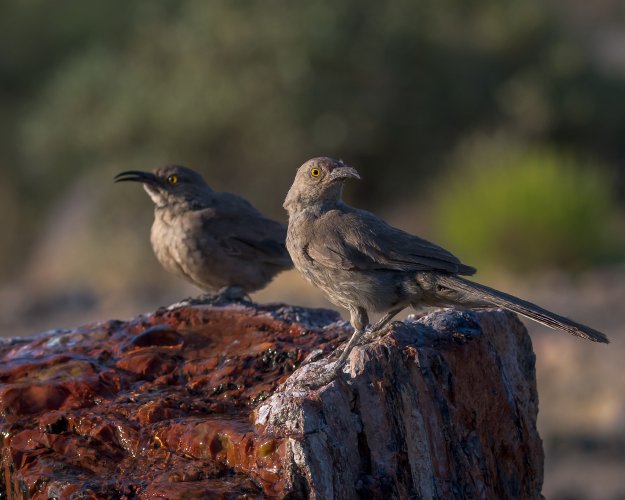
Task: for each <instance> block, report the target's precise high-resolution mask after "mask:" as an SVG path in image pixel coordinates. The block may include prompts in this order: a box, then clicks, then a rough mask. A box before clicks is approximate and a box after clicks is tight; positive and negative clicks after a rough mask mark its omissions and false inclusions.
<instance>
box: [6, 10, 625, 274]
mask: <svg viewBox="0 0 625 500" xmlns="http://www.w3.org/2000/svg"><path fill="white" fill-rule="evenodd" d="M566 19H567V18H566V17H565V16H562V15H561V14H559V13H558V9H557V7H556V6H555V4H554V3H553V2H544V1H542V0H528V1H526V2H514V1H510V0H508V1H504V2H502V1H500V0H478V1H474V2H465V1H463V0H422V1H420V2H413V1H410V0H397V1H395V2H361V1H358V0H345V1H344V2H333V1H331V0H319V1H317V2H291V3H287V2H263V1H255V2H254V1H252V2H232V1H229V0H215V1H212V2H205V1H202V0H188V1H185V2H176V1H174V0H151V1H149V2H128V1H125V0H109V1H107V2H99V3H98V4H97V6H94V5H91V4H90V3H86V2H81V1H79V0H63V1H61V2H53V3H51V2H46V1H45V0H29V1H27V2H0V42H2V46H3V47H9V48H10V50H5V51H0V109H2V113H0V150H2V158H1V159H0V169H2V170H3V173H4V174H5V177H9V178H10V179H11V181H10V184H11V190H12V196H11V198H10V199H8V201H10V203H11V206H10V207H9V208H8V210H9V211H12V212H14V213H19V224H18V225H16V227H18V228H19V231H17V230H16V231H14V232H13V233H12V235H11V237H10V239H4V240H1V239H0V246H3V247H7V249H6V250H4V249H3V250H0V255H7V256H9V257H10V256H12V258H6V259H0V279H5V278H6V277H8V276H11V275H14V274H16V275H19V274H21V272H20V268H21V266H22V265H23V264H26V260H27V259H29V258H30V257H31V256H32V254H33V251H34V250H35V247H36V246H37V245H38V244H39V242H38V240H39V238H40V234H41V232H42V231H43V230H44V229H45V226H46V225H48V224H51V223H52V222H51V220H50V213H51V212H53V210H51V207H54V206H55V205H57V204H59V203H60V204H62V199H63V198H64V197H66V196H68V195H69V193H70V191H71V189H72V186H73V185H74V184H75V183H76V182H80V178H81V177H85V178H86V177H88V176H89V175H90V174H91V173H96V174H97V175H99V176H100V179H106V182H108V181H109V179H110V177H111V176H112V174H113V173H115V172H117V171H119V170H122V169H124V170H126V169H145V168H152V167H154V166H156V165H158V164H162V163H165V162H179V163H183V164H185V163H186V164H189V165H190V166H192V167H195V168H198V169H200V170H203V171H204V173H205V174H206V175H207V178H208V179H209V180H210V182H211V184H213V186H214V187H215V188H217V189H224V190H231V191H237V192H240V193H241V194H243V195H244V196H246V197H248V198H250V199H251V200H253V201H254V202H255V203H256V204H257V205H258V206H259V207H260V208H261V209H263V210H265V211H266V212H267V213H269V214H271V215H273V216H275V217H284V216H285V214H284V211H283V210H282V208H281V201H282V199H283V197H284V194H285V192H286V190H287V189H288V186H289V184H290V182H291V181H292V179H293V173H294V170H295V168H296V167H297V166H299V165H300V164H301V163H302V162H303V161H305V160H306V159H308V158H310V157H312V156H319V155H329V156H337V157H341V158H344V159H345V160H347V161H349V162H350V163H353V164H354V165H356V166H358V168H359V169H360V170H361V171H362V173H363V181H362V182H360V183H358V184H356V185H354V186H353V187H352V188H351V189H350V193H349V195H350V196H353V197H355V198H356V200H355V201H356V202H359V201H364V200H365V199H366V203H367V206H368V207H370V208H373V209H380V208H382V207H387V206H389V205H394V204H397V205H399V204H401V203H402V202H405V200H407V199H412V197H413V196H414V192H415V186H416V185H418V184H420V183H422V182H423V181H424V179H428V178H431V177H434V174H433V172H432V171H433V170H434V169H436V168H438V166H439V165H441V161H440V158H441V157H442V155H443V154H444V152H446V151H449V150H453V149H454V148H455V147H456V146H457V144H458V142H459V141H462V140H463V139H464V138H465V137H466V136H467V135H470V134H472V133H474V132H475V131H476V130H482V129H484V128H485V127H489V128H490V127H493V128H507V129H509V130H514V131H515V135H516V136H517V137H518V138H519V140H526V139H527V138H528V137H530V138H532V140H536V141H540V142H549V143H554V144H556V145H558V146H564V147H569V148H575V150H576V151H577V152H579V153H581V154H587V155H592V156H593V157H597V158H601V159H602V160H605V161H606V163H607V164H609V165H612V166H614V168H615V169H616V168H618V167H619V166H621V167H623V162H622V159H623V158H625V141H623V140H622V131H623V130H625V80H624V79H623V78H622V77H620V76H618V75H617V74H609V73H606V72H604V71H602V70H601V69H600V68H599V67H598V66H597V64H596V61H595V59H594V58H595V56H594V55H593V50H594V49H593V47H594V45H593V44H592V43H590V42H589V41H588V40H584V38H583V37H582V36H581V35H580V30H577V29H571V26H569V25H568V24H567V22H566ZM621 170H622V171H623V168H621ZM438 175H440V173H439V172H436V176H438ZM621 177H622V179H625V173H624V174H623V175H622V176H621ZM615 178H616V177H615ZM102 182H103V184H102V185H103V188H102V189H107V186H108V184H104V182H105V181H102ZM623 184H625V183H623ZM108 188H110V186H108ZM622 189H623V190H624V191H625V186H622ZM117 192H120V190H118V191H117ZM118 196H119V198H118V200H119V199H122V195H121V194H119V195H118ZM358 198H360V200H359V199H358ZM133 199H136V202H135V203H136V206H137V207H145V209H146V210H147V209H148V207H147V203H144V200H143V199H141V198H140V197H135V198H133ZM5 205H6V203H5ZM115 205H116V206H118V204H115ZM109 211H110V210H109ZM128 212H129V211H128ZM103 231H105V229H104V228H103ZM9 246H10V248H9Z"/></svg>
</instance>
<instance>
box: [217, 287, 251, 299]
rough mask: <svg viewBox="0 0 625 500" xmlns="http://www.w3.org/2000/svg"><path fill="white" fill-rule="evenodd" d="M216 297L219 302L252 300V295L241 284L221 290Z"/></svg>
mask: <svg viewBox="0 0 625 500" xmlns="http://www.w3.org/2000/svg"><path fill="white" fill-rule="evenodd" d="M215 298H216V299H217V300H218V302H252V299H251V297H250V296H249V295H248V294H247V292H246V291H245V290H243V288H241V287H240V286H227V287H224V288H222V289H221V290H219V292H218V293H217V295H215Z"/></svg>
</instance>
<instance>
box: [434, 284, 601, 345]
mask: <svg viewBox="0 0 625 500" xmlns="http://www.w3.org/2000/svg"><path fill="white" fill-rule="evenodd" d="M437 283H438V284H439V285H441V286H443V287H446V288H449V289H451V290H454V291H456V292H459V293H461V294H462V295H463V296H464V297H465V298H466V299H469V300H475V301H476V302H478V303H479V302H487V303H489V304H492V305H495V306H498V307H503V308H504V309H509V310H510V311H514V312H515V313H518V314H520V315H522V316H525V317H526V318H529V319H532V320H534V321H537V322H538V323H541V324H543V325H545V326H548V327H549V328H553V329H555V330H564V331H565V332H568V333H570V334H571V335H576V336H577V337H583V338H585V339H588V340H592V341H593V342H603V343H605V344H607V343H609V342H610V341H609V340H608V337H606V336H605V335H604V334H603V333H601V332H598V331H597V330H594V329H593V328H590V327H589V326H586V325H582V324H580V323H577V322H575V321H573V320H570V319H568V318H565V317H564V316H560V315H558V314H555V313H552V312H551V311H547V310H546V309H543V308H542V307H540V306H537V305H536V304H532V303H531V302H528V301H526V300H523V299H519V298H518V297H515V296H514V295H509V294H507V293H504V292H500V291H499V290H495V289H494V288H490V287H488V286H485V285H481V284H479V283H474V282H473V281H469V280H466V279H464V278H460V277H459V276H453V275H440V276H439V277H438V279H437Z"/></svg>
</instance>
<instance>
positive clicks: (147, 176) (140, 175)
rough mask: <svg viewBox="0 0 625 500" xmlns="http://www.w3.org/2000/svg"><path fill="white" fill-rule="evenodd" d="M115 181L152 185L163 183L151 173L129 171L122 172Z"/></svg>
mask: <svg viewBox="0 0 625 500" xmlns="http://www.w3.org/2000/svg"><path fill="white" fill-rule="evenodd" d="M114 179H115V182H124V181H133V182H141V183H143V184H151V185H158V184H160V182H161V181H160V180H159V179H158V177H156V176H155V175H154V174H152V173H150V172H142V171H140V170H127V171H126V172H120V173H119V174H117V175H116V176H115V177H114Z"/></svg>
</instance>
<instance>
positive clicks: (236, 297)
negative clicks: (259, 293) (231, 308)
mask: <svg viewBox="0 0 625 500" xmlns="http://www.w3.org/2000/svg"><path fill="white" fill-rule="evenodd" d="M251 301H252V299H251V298H250V296H249V295H248V294H247V293H245V290H243V288H241V287H240V286H225V287H223V288H222V289H221V290H219V291H218V292H217V293H210V292H207V293H203V294H202V295H199V296H197V297H189V298H188V299H185V300H184V301H183V303H185V304H186V305H192V306H193V305H219V304H228V303H230V302H251Z"/></svg>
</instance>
